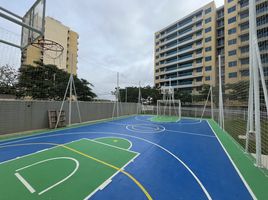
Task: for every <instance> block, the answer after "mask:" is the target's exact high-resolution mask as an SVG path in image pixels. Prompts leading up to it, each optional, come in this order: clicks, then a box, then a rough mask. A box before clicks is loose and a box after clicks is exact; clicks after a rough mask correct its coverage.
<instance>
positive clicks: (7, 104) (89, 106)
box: [0, 100, 137, 134]
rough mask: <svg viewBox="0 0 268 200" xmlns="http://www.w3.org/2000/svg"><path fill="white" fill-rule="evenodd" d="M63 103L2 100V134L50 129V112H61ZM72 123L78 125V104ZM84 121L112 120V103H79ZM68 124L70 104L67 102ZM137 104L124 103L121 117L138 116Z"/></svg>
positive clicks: (0, 132)
mask: <svg viewBox="0 0 268 200" xmlns="http://www.w3.org/2000/svg"><path fill="white" fill-rule="evenodd" d="M60 105H61V102H56V101H20V100H0V134H7V133H15V132H20V131H28V130H36V129H44V128H48V110H59V109H60ZM72 107H73V109H72V123H78V122H79V118H78V112H77V108H76V104H75V103H74V102H73V103H72ZM79 107H80V111H81V117H82V121H83V122H86V121H92V120H98V119H105V118H111V117H112V113H113V107H114V103H112V102H105V103H103V102H79ZM63 110H65V111H66V119H67V123H68V114H69V113H68V103H67V102H65V104H64V108H63ZM136 112H137V104H135V103H122V109H121V108H120V115H131V114H136Z"/></svg>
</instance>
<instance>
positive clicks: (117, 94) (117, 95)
mask: <svg viewBox="0 0 268 200" xmlns="http://www.w3.org/2000/svg"><path fill="white" fill-rule="evenodd" d="M116 115H117V117H119V72H117V88H116Z"/></svg>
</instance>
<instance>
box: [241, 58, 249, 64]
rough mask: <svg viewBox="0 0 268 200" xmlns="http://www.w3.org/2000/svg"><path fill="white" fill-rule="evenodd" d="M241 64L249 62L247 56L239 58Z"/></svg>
mask: <svg viewBox="0 0 268 200" xmlns="http://www.w3.org/2000/svg"><path fill="white" fill-rule="evenodd" d="M240 62H241V65H248V64H249V58H243V59H241V61H240Z"/></svg>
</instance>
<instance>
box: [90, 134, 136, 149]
mask: <svg viewBox="0 0 268 200" xmlns="http://www.w3.org/2000/svg"><path fill="white" fill-rule="evenodd" d="M105 138H119V139H121V140H125V141H127V142H128V143H129V144H130V146H129V147H128V148H127V149H128V150H130V149H131V147H132V142H131V141H130V140H128V139H126V138H122V137H97V138H94V139H92V140H94V141H96V140H98V139H105ZM87 139H88V138H87ZM98 142H99V141H98Z"/></svg>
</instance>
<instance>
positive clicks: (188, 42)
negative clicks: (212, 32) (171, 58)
mask: <svg viewBox="0 0 268 200" xmlns="http://www.w3.org/2000/svg"><path fill="white" fill-rule="evenodd" d="M201 39H203V34H202V35H200V36H197V37H196V36H194V37H193V38H192V39H190V40H187V41H185V42H182V43H179V44H176V45H174V46H172V47H169V48H165V49H162V50H160V53H164V52H166V51H169V50H171V49H174V48H176V47H181V46H184V45H186V44H191V43H194V42H196V41H197V40H201Z"/></svg>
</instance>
